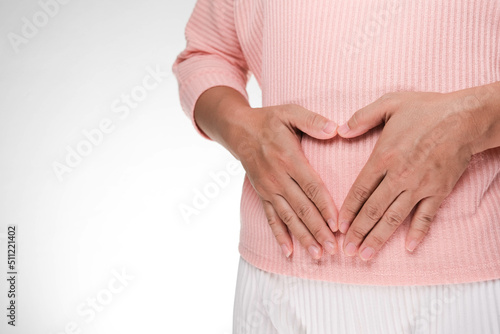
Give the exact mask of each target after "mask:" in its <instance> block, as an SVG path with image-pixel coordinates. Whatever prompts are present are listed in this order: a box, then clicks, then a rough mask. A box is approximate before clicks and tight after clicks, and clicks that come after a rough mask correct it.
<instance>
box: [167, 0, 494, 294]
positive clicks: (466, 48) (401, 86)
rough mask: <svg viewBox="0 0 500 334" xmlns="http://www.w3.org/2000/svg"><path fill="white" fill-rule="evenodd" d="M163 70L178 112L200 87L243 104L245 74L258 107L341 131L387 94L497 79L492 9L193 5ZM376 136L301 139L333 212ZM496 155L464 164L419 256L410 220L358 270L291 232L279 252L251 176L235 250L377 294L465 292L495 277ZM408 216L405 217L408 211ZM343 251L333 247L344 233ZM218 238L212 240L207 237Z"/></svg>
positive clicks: (360, 2)
mask: <svg viewBox="0 0 500 334" xmlns="http://www.w3.org/2000/svg"><path fill="white" fill-rule="evenodd" d="M186 39H187V46H186V49H185V50H184V51H183V52H182V53H181V54H180V55H179V56H178V58H177V60H176V62H175V64H174V67H173V70H174V73H175V74H176V76H177V78H178V81H179V89H180V99H181V104H182V107H183V110H184V111H185V112H186V114H187V115H188V116H189V117H190V118H191V121H192V122H193V125H194V127H195V128H196V130H197V131H198V133H199V134H200V135H202V136H203V137H205V138H207V139H210V138H208V137H207V136H206V135H205V134H204V133H203V131H202V130H201V129H200V128H199V127H198V126H197V124H196V122H195V120H194V118H193V109H194V105H195V103H196V100H197V99H198V97H199V96H200V95H201V94H202V93H203V92H204V91H205V90H207V89H208V88H210V87H214V86H229V87H232V88H234V89H236V90H238V91H239V92H240V93H242V94H243V96H245V97H247V93H246V90H245V87H246V83H247V80H248V78H249V75H250V74H253V75H255V78H256V80H257V81H258V83H259V85H260V87H261V89H262V100H263V101H262V104H263V106H270V105H280V104H288V103H294V104H299V105H301V106H303V107H305V108H308V109H310V110H312V111H314V112H317V113H319V114H321V115H324V116H326V117H328V118H330V119H332V120H334V121H336V122H338V123H339V124H341V123H343V122H345V121H347V120H348V119H349V117H350V116H351V115H352V114H353V113H354V112H355V111H356V110H358V109H360V108H362V107H364V106H366V105H367V104H369V103H371V102H373V101H375V100H376V99H377V98H379V97H380V96H382V95H383V94H385V93H389V92H394V91H429V92H443V93H444V92H451V91H456V90H460V89H464V88H468V87H473V86H479V85H484V84H488V83H491V82H495V81H500V1H498V0H440V1H436V0H400V1H397V0H389V1H368V0H307V1H305V0H199V1H198V2H197V4H196V6H195V9H194V11H193V14H192V16H191V18H190V20H189V22H188V24H187V27H186ZM380 133H381V128H380V127H379V128H377V129H374V130H372V131H370V132H369V133H367V134H365V135H363V136H362V137H359V138H356V139H353V140H346V139H342V138H340V137H335V138H333V139H331V140H326V141H321V140H317V139H313V138H311V137H309V136H304V137H303V139H302V141H301V144H302V148H303V151H304V153H305V155H306V157H307V158H308V160H309V162H310V164H311V166H312V167H313V168H314V169H315V170H316V171H317V172H318V174H319V175H320V176H321V178H322V180H323V182H324V183H325V185H326V187H327V188H328V190H329V192H330V194H331V195H332V198H333V199H334V201H335V203H336V204H337V205H338V206H339V207H340V205H341V204H342V202H343V201H344V199H345V196H346V194H347V192H348V191H349V189H350V187H351V186H352V184H353V182H354V180H355V178H356V176H357V175H358V174H359V172H360V171H361V169H362V167H363V166H364V164H365V163H366V161H367V159H368V157H369V156H370V154H371V152H372V149H373V147H374V145H375V143H376V141H377V138H378V137H379V135H380ZM499 174H500V150H498V149H493V150H489V151H485V152H482V153H479V154H476V155H474V156H473V158H472V161H471V163H470V166H469V168H468V169H467V170H466V172H465V173H464V174H463V176H462V177H461V179H460V180H459V181H458V183H457V184H456V186H455V188H454V190H453V192H452V193H451V194H450V195H449V196H448V197H447V198H446V199H445V201H444V202H443V204H442V206H441V208H440V209H439V211H438V214H437V216H436V217H435V219H434V221H433V223H432V225H431V229H430V231H429V233H428V235H427V236H426V237H425V238H424V240H423V241H422V243H421V244H420V245H419V246H418V247H417V249H416V250H415V251H414V252H413V253H410V252H408V251H407V250H406V249H405V236H406V233H407V231H408V227H409V219H406V220H405V222H404V223H403V224H402V225H401V226H400V227H399V228H398V229H397V230H396V232H395V233H394V234H393V235H392V236H391V238H390V239H389V240H388V241H387V243H386V244H385V245H384V246H383V247H382V249H381V250H380V251H379V253H377V254H376V256H375V257H374V258H373V259H372V260H370V261H368V262H364V261H362V260H361V259H360V258H359V257H348V256H347V255H344V254H343V253H342V251H340V252H339V253H337V254H336V255H328V254H327V253H324V254H323V256H322V258H321V259H319V260H314V259H312V258H311V256H310V255H309V253H308V252H307V250H306V249H304V247H302V246H301V245H300V243H299V241H298V240H297V239H296V238H295V237H294V236H292V241H293V245H294V249H293V255H292V256H291V257H290V258H288V259H287V258H286V257H285V256H284V255H283V253H282V252H281V249H280V245H279V244H278V243H277V241H276V239H275V237H274V235H273V234H272V232H271V228H270V227H269V225H268V222H267V219H266V216H265V214H264V211H263V207H262V204H261V201H260V199H259V197H258V196H257V194H256V192H255V191H254V189H253V187H252V185H251V184H250V182H249V180H248V178H247V177H245V179H244V183H243V190H242V198H241V221H240V224H241V229H240V243H239V252H240V254H241V256H242V257H243V258H244V259H245V260H247V261H248V262H250V263H251V264H253V265H254V266H256V267H258V268H260V269H263V270H266V271H270V272H274V273H279V274H284V275H291V276H298V277H302V278H309V279H317V280H326V281H334V282H340V283H350V284H373V285H428V284H446V283H466V282H473V281H481V280H490V279H497V278H500V176H499ZM410 217H411V216H410ZM336 235H337V236H338V237H339V238H338V240H339V245H342V243H343V237H344V236H343V235H342V234H340V233H336ZM214 242H215V240H214Z"/></svg>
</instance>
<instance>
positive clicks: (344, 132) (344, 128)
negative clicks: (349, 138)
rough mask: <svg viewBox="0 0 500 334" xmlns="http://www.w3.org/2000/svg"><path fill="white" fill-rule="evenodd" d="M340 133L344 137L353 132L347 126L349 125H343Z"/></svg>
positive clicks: (339, 130)
mask: <svg viewBox="0 0 500 334" xmlns="http://www.w3.org/2000/svg"><path fill="white" fill-rule="evenodd" d="M337 131H338V133H339V134H340V135H341V136H343V135H346V134H348V133H349V131H351V129H350V128H349V125H347V123H345V124H343V125H342V126H341V127H339V129H338V130H337Z"/></svg>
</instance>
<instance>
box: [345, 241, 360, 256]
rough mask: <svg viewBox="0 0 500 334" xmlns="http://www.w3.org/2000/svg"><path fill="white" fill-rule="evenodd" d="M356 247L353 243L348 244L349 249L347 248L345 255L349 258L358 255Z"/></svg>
mask: <svg viewBox="0 0 500 334" xmlns="http://www.w3.org/2000/svg"><path fill="white" fill-rule="evenodd" d="M356 248H357V247H356V245H355V244H354V243H352V242H350V243H348V244H347V247H346V248H345V254H346V255H347V256H354V255H355V254H356Z"/></svg>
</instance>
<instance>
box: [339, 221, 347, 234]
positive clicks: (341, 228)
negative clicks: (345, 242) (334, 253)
mask: <svg viewBox="0 0 500 334" xmlns="http://www.w3.org/2000/svg"><path fill="white" fill-rule="evenodd" d="M348 229H349V223H347V222H342V224H340V232H342V233H344V234H346V233H347V230H348Z"/></svg>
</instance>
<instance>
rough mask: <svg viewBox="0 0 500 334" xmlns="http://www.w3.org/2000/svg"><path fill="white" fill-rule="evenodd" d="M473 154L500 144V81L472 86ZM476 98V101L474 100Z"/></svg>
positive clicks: (470, 104) (470, 110) (470, 109)
mask: <svg viewBox="0 0 500 334" xmlns="http://www.w3.org/2000/svg"><path fill="white" fill-rule="evenodd" d="M470 96H471V99H470V101H471V103H469V106H470V108H469V113H470V115H471V120H472V122H473V124H472V126H473V127H474V132H475V133H476V134H477V135H476V136H475V138H474V140H473V141H472V142H471V148H472V154H476V153H479V152H483V151H486V150H488V149H491V148H495V147H499V146H500V82H495V83H492V84H488V85H484V86H478V87H474V88H471V95H470ZM473 100H474V102H472V101H473Z"/></svg>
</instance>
